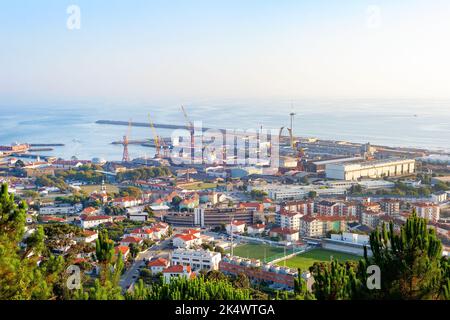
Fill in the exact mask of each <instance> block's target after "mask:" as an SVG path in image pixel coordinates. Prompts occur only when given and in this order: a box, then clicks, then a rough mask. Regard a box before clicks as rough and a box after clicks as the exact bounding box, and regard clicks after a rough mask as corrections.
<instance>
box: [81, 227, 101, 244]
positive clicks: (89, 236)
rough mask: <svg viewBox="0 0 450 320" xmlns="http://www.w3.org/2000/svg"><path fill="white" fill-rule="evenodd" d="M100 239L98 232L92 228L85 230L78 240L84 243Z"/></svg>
mask: <svg viewBox="0 0 450 320" xmlns="http://www.w3.org/2000/svg"><path fill="white" fill-rule="evenodd" d="M97 239H98V233H97V232H96V231H92V230H83V234H82V236H81V237H79V238H78V241H80V242H84V243H92V242H94V241H95V240H97Z"/></svg>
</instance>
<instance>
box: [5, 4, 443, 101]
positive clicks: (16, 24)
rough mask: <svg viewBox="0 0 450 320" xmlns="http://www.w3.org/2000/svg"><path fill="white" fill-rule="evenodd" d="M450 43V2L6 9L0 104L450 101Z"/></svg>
mask: <svg viewBox="0 0 450 320" xmlns="http://www.w3.org/2000/svg"><path fill="white" fill-rule="evenodd" d="M71 5H76V6H78V8H79V9H80V19H79V21H80V28H79V29H70V28H68V26H67V21H68V19H69V18H73V16H71V14H70V13H69V14H68V12H67V9H68V7H69V6H71ZM70 21H73V20H70ZM72 26H73V25H72ZM449 38H450V1H448V0H395V1H392V0H371V1H366V0H352V1H351V0H314V1H313V0H311V1H301V0H189V1H188V0H160V1H157V0H143V1H139V0H129V1H114V0H107V1H106V0H94V1H93V0H71V1H64V0H40V1H35V0H17V1H12V0H8V1H6V0H0V104H1V105H15V104H21V103H27V104H33V103H35V104H45V103H60V104H74V103H90V102H101V103H130V104H132V103H157V102H158V101H194V100H196V101H200V100H208V99H211V100H216V101H220V100H221V99H222V100H226V99H274V98H281V99H298V98H304V97H307V98H346V97H348V98H408V99H415V98H417V99H419V98H425V99H428V98H430V99H442V98H443V99H448V98H450V58H449V57H450V41H449Z"/></svg>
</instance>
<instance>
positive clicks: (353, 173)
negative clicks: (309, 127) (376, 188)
mask: <svg viewBox="0 0 450 320" xmlns="http://www.w3.org/2000/svg"><path fill="white" fill-rule="evenodd" d="M415 163H416V162H415V160H413V159H400V160H380V161H366V162H357V163H340V164H327V165H326V168H325V172H326V176H327V178H330V179H338V180H358V179H360V178H371V179H378V178H382V177H392V176H400V175H405V174H412V173H414V171H415Z"/></svg>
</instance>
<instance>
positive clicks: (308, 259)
mask: <svg viewBox="0 0 450 320" xmlns="http://www.w3.org/2000/svg"><path fill="white" fill-rule="evenodd" d="M331 257H333V259H335V260H338V261H340V262H344V261H348V260H354V261H358V260H359V259H361V258H362V257H360V256H356V255H352V254H347V253H342V252H336V251H331V250H325V249H313V250H311V251H308V252H306V253H302V254H299V255H297V256H295V257H293V258H291V259H288V260H286V267H289V268H293V269H297V268H300V269H302V270H307V269H309V267H311V266H312V265H313V264H314V262H325V261H330V260H331ZM277 264H278V265H280V266H284V265H285V261H280V262H278V263H277Z"/></svg>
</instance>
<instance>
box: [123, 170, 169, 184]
mask: <svg viewBox="0 0 450 320" xmlns="http://www.w3.org/2000/svg"><path fill="white" fill-rule="evenodd" d="M170 175H171V172H170V170H169V169H168V168H166V167H142V168H138V169H134V170H128V171H125V172H119V173H118V174H117V176H116V180H117V181H119V182H122V181H125V180H129V181H137V180H148V179H151V178H157V177H167V176H170Z"/></svg>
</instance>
